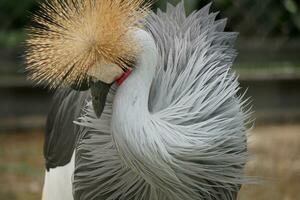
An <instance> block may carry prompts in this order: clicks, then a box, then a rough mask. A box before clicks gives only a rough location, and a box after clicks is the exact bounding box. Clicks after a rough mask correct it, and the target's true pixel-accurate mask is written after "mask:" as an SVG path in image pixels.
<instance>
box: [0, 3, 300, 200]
mask: <svg viewBox="0 0 300 200" xmlns="http://www.w3.org/2000/svg"><path fill="white" fill-rule="evenodd" d="M166 2H167V1H166V0H160V1H157V2H156V3H155V6H154V10H156V8H158V7H159V8H160V9H162V10H165V8H166ZM168 2H170V3H172V4H176V3H178V2H179V0H168ZM209 2H210V1H207V0H185V5H186V9H187V13H190V12H192V11H193V10H196V9H199V8H201V7H202V6H204V5H206V4H207V3H209ZM37 8H38V1H36V0H0V19H1V21H0V180H1V181H0V200H1V199H11V200H14V199H25V200H26V199H28V200H30V199H40V193H41V186H42V181H43V158H42V143H43V134H42V133H43V127H44V124H45V117H46V113H47V111H48V107H49V105H50V101H51V96H52V92H51V91H47V90H45V89H44V88H40V87H36V86H34V85H33V84H32V83H31V82H30V81H28V80H26V76H25V74H26V72H25V70H24V69H25V66H24V58H23V54H24V53H23V52H24V50H25V49H24V45H23V44H24V40H25V39H26V31H25V28H26V27H28V26H30V23H31V20H30V16H31V13H32V12H35V10H36V9H37ZM211 10H212V11H220V13H219V15H218V18H224V17H225V18H228V26H227V30H228V31H236V32H239V33H240V36H239V39H238V41H237V46H236V47H237V49H238V52H239V56H238V59H237V61H236V63H235V65H234V69H235V70H236V71H237V72H238V74H239V77H240V83H241V87H242V89H243V90H246V89H247V90H248V93H247V94H248V96H251V97H252V102H253V110H254V111H255V114H254V117H255V118H256V123H255V124H256V126H255V127H256V128H254V129H253V130H252V137H251V138H250V144H249V146H250V150H251V152H253V154H254V158H253V159H251V162H250V163H249V164H248V167H247V173H249V174H250V175H255V176H261V177H264V178H266V179H267V180H270V182H268V183H267V184H265V185H263V186H256V185H255V186H246V187H244V188H243V190H242V192H241V194H240V197H239V199H242V200H244V199H245V200H248V199H261V200H270V199H272V200H277V199H278V200H297V199H300V194H298V191H297V190H298V189H297V188H299V184H300V158H299V156H298V155H299V153H300V139H299V138H300V135H299V134H300V1H298V0H281V1H280V0H236V1H235V0H215V1H213V4H212V9H211Z"/></svg>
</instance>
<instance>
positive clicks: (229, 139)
mask: <svg viewBox="0 0 300 200" xmlns="http://www.w3.org/2000/svg"><path fill="white" fill-rule="evenodd" d="M209 8H210V5H208V6H206V7H204V8H203V9H201V10H200V11H198V12H194V13H192V14H191V15H190V16H188V17H186V15H185V12H184V8H183V4H182V3H180V4H179V5H178V6H177V7H173V6H171V5H168V8H167V12H166V13H163V12H161V11H158V14H157V15H156V14H154V13H153V14H151V16H150V17H149V18H148V20H147V31H148V32H149V33H150V34H151V35H152V37H153V38H154V40H155V41H156V45H157V49H158V55H159V58H158V64H157V66H156V71H155V76H154V78H153V81H152V86H151V91H150V95H149V102H148V109H149V118H147V119H143V122H141V123H140V122H139V121H140V120H141V119H139V118H138V117H137V118H136V124H142V125H141V127H140V131H141V135H143V137H146V138H143V139H141V138H135V141H130V142H135V143H142V142H144V141H147V137H149V138H148V139H149V141H150V139H153V137H154V136H155V137H156V140H155V142H154V143H153V144H146V143H145V144H138V145H136V147H131V146H128V151H130V152H133V151H135V152H134V153H133V154H130V155H129V154H122V152H121V151H122V148H121V146H120V143H116V141H118V142H119V140H120V138H116V137H117V136H118V134H113V133H112V127H111V126H112V113H113V105H114V104H113V102H114V97H115V93H116V90H117V86H115V85H114V86H113V87H112V89H111V90H110V92H109V94H108V98H107V102H106V106H105V108H104V111H103V113H102V116H101V118H100V119H97V117H96V116H95V115H94V112H93V108H92V104H91V102H90V101H88V102H87V104H86V106H85V109H84V112H83V114H82V116H81V117H80V119H79V120H78V122H77V124H78V125H80V126H81V127H84V129H83V132H82V133H81V134H82V136H81V140H80V141H79V144H78V146H77V148H76V163H75V172H74V183H73V184H74V197H75V199H78V200H79V199H81V200H82V199H84V200H86V199H89V200H92V199H107V200H117V199H118V200H129V199H130V200H131V199H132V200H190V199H191V200H196V199H197V200H198V199H202V200H234V199H236V196H237V193H238V191H239V189H240V186H241V184H243V183H245V182H247V179H246V178H245V177H244V172H243V168H244V165H245V163H246V160H247V137H246V131H247V128H246V125H247V122H248V118H249V111H247V110H245V106H246V105H245V104H246V103H247V100H244V101H243V100H242V97H240V96H238V91H239V84H238V81H237V78H236V76H235V74H234V73H233V72H232V70H231V66H232V63H233V61H234V59H235V57H236V51H235V50H234V49H233V44H234V41H235V39H236V36H237V34H236V33H231V32H223V31H224V27H225V24H226V20H216V19H215V18H216V15H217V14H216V13H209ZM124 104H125V106H126V102H125V103H124ZM147 123H148V124H147ZM125 129H126V127H124V130H123V131H124V132H126V130H125ZM118 130H120V129H118ZM128 134H130V133H128ZM137 134H138V133H137ZM113 135H114V136H113ZM141 137H142V136H141ZM157 138H158V139H157ZM159 138H161V141H158V140H159ZM153 141H154V140H153ZM124 143H125V141H124ZM126 148H127V147H126ZM138 148H139V149H138ZM148 149H149V151H148V152H147V150H148ZM150 150H151V151H150Z"/></svg>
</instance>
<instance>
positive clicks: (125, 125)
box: [111, 31, 157, 155]
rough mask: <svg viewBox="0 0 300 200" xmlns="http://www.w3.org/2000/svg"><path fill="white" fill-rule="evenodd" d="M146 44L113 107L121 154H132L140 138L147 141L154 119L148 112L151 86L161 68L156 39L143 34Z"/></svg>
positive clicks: (114, 131)
mask: <svg viewBox="0 0 300 200" xmlns="http://www.w3.org/2000/svg"><path fill="white" fill-rule="evenodd" d="M137 38H138V39H139V40H140V41H141V43H142V49H141V54H140V56H139V58H138V60H137V66H136V68H135V69H134V70H133V72H132V73H131V75H130V76H129V77H128V78H127V79H126V80H125V81H124V83H123V84H122V85H121V86H120V87H119V88H118V90H117V93H116V96H115V98H114V103H113V116H112V124H111V126H112V132H113V133H112V135H113V137H114V140H115V142H116V145H117V147H118V149H119V150H120V152H121V153H124V154H127V155H128V154H130V153H133V152H131V151H132V149H135V148H139V147H137V146H135V145H136V144H137V140H139V138H140V137H144V136H142V135H143V131H141V129H143V127H144V125H145V124H146V123H147V122H148V121H149V118H150V116H151V114H150V112H149V108H148V103H149V93H150V88H151V83H152V80H153V77H154V74H155V70H156V64H157V49H156V46H155V43H154V40H153V38H152V37H151V36H150V35H149V34H148V33H146V32H145V31H139V32H138V33H137Z"/></svg>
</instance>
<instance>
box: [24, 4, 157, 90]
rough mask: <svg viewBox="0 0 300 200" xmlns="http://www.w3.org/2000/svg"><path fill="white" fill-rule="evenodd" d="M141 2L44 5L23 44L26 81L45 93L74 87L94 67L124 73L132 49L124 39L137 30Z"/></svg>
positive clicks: (143, 7) (134, 51) (143, 12)
mask: <svg viewBox="0 0 300 200" xmlns="http://www.w3.org/2000/svg"><path fill="white" fill-rule="evenodd" d="M150 6H151V3H150V2H148V3H146V2H145V0H46V2H45V3H43V4H41V5H40V7H41V9H40V10H39V11H38V12H37V13H36V14H35V15H34V16H33V22H34V24H35V25H34V26H33V27H31V28H29V38H28V40H27V41H26V44H27V52H26V62H27V69H28V70H29V72H30V78H31V79H32V80H34V81H36V82H37V83H46V84H47V85H48V86H50V87H51V88H57V87H59V86H62V85H74V84H76V85H80V84H81V82H82V81H83V80H85V79H86V78H87V72H88V70H89V69H90V68H91V67H92V66H94V65H95V64H97V63H114V64H117V65H118V66H119V67H122V68H128V67H130V66H128V62H129V61H131V60H134V57H135V55H136V54H137V51H138V48H139V46H138V44H137V43H136V42H135V40H134V38H131V37H130V34H127V33H128V31H130V30H131V29H134V28H137V27H141V26H142V23H143V21H144V18H145V17H146V15H147V14H148V13H149V8H150Z"/></svg>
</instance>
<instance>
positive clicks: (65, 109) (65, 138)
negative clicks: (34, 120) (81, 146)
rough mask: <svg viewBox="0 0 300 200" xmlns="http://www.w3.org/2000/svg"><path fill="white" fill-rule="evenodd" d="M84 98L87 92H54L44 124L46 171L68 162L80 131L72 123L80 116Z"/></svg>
mask: <svg viewBox="0 0 300 200" xmlns="http://www.w3.org/2000/svg"><path fill="white" fill-rule="evenodd" d="M86 98H87V92H77V91H74V90H71V89H60V90H58V91H57V92H56V94H55V96H54V99H53V103H52V106H51V109H50V112H49V114H48V118H47V123H46V135H45V143H44V157H45V160H46V168H47V170H48V171H49V170H50V169H51V168H56V167H59V166H64V165H66V164H68V163H69V162H70V160H71V158H72V154H73V152H74V149H75V145H76V144H75V143H76V140H77V136H78V133H79V129H80V127H79V126H77V125H75V124H74V123H73V122H74V120H76V119H77V118H78V117H79V116H80V112H81V110H82V107H83V105H84V102H85V100H86Z"/></svg>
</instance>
